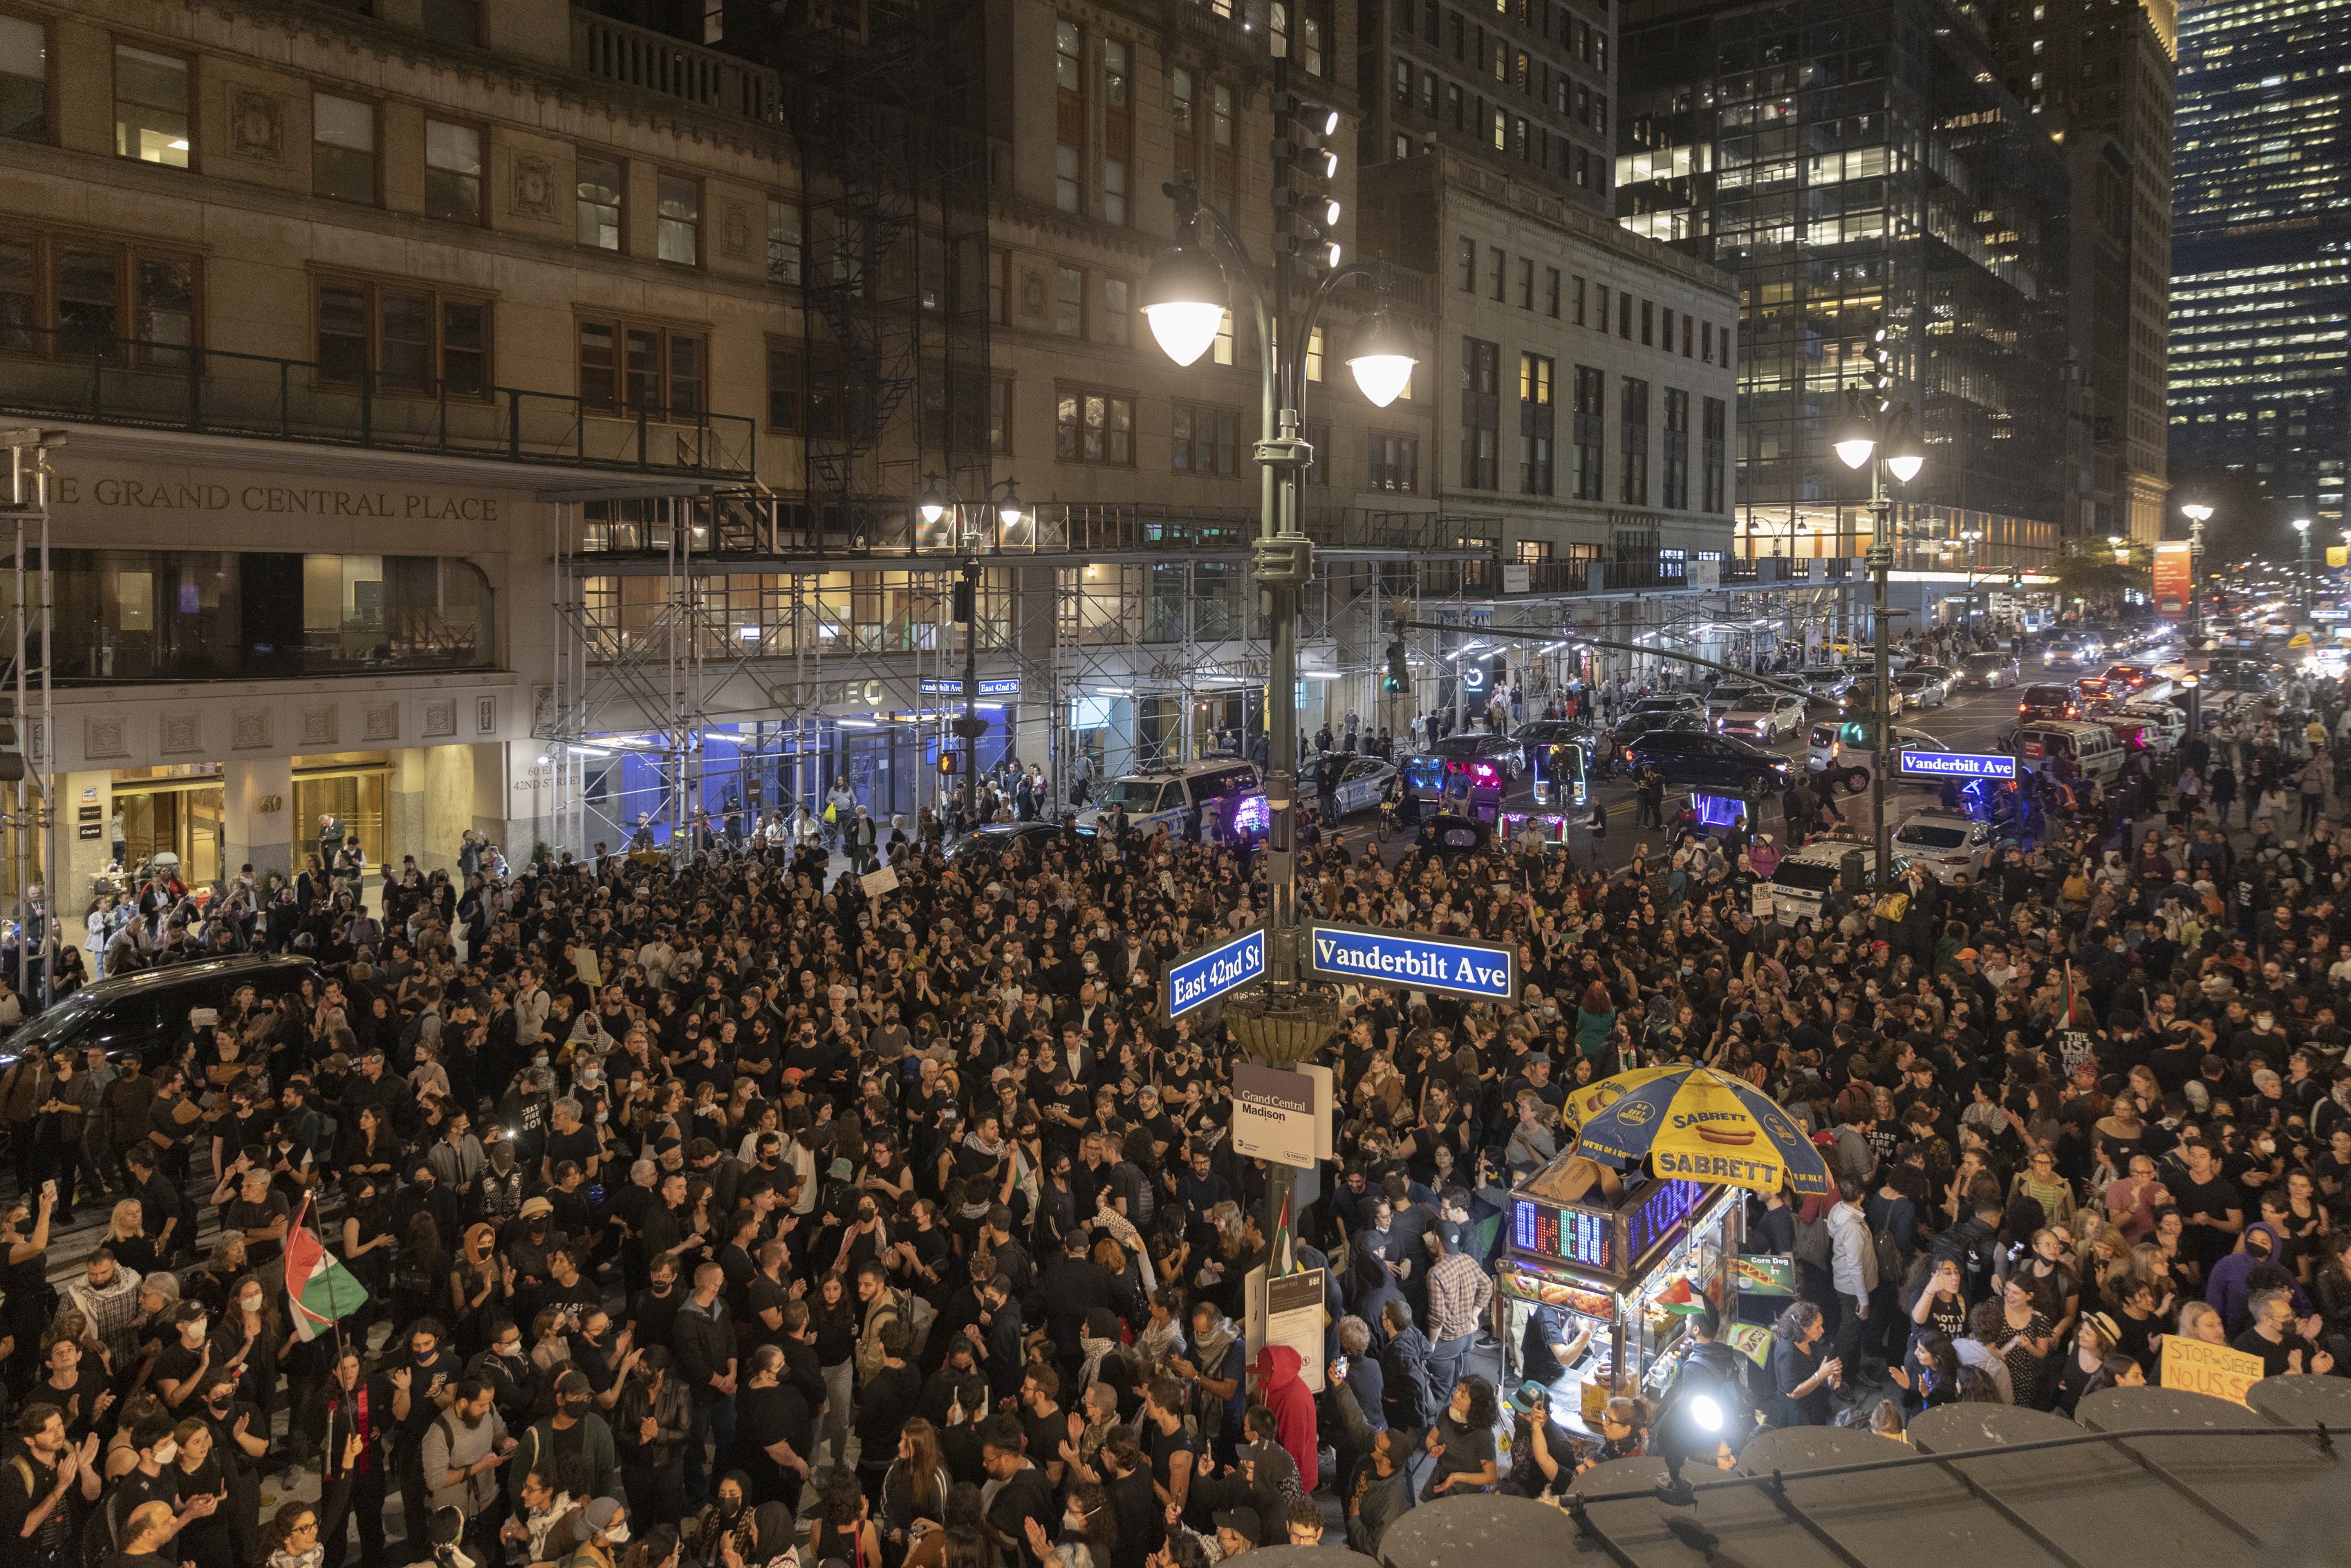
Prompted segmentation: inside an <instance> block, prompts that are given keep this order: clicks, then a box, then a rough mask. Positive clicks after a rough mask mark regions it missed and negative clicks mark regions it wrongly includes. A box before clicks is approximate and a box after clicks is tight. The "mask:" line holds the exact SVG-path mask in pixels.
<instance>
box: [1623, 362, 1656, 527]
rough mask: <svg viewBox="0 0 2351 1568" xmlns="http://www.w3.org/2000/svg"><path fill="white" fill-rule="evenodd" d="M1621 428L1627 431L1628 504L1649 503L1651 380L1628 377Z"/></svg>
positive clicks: (1626, 470)
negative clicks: (1649, 381)
mask: <svg viewBox="0 0 2351 1568" xmlns="http://www.w3.org/2000/svg"><path fill="white" fill-rule="evenodd" d="M1616 420H1617V425H1618V428H1619V429H1620V430H1621V431H1622V432H1623V433H1624V441H1623V446H1624V450H1625V488H1624V494H1623V498H1624V502H1625V505H1626V506H1628V507H1646V506H1647V505H1648V504H1649V383H1648V382H1645V381H1642V380H1640V379H1638V378H1637V377H1634V376H1626V377H1625V391H1624V392H1623V394H1622V400H1621V402H1619V403H1618V405H1617V411H1616Z"/></svg>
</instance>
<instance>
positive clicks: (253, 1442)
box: [182, 1371, 269, 1563]
mask: <svg viewBox="0 0 2351 1568" xmlns="http://www.w3.org/2000/svg"><path fill="white" fill-rule="evenodd" d="M236 1387H237V1379H236V1378H235V1377H234V1376H232V1375H230V1374H228V1373H227V1372H225V1371H221V1372H214V1373H211V1374H208V1375H206V1377H205V1378H204V1394H203V1397H202V1400H201V1402H200V1407H199V1408H198V1410H197V1412H196V1419H198V1420H200V1421H202V1422H203V1423H204V1425H205V1427H208V1428H209V1429H210V1432H211V1436H212V1451H213V1457H214V1459H216V1460H217V1461H218V1463H219V1465H220V1471H221V1478H222V1481H223V1484H224V1485H225V1486H226V1488H227V1489H228V1500H227V1501H226V1502H225V1503H223V1504H222V1505H221V1506H222V1508H223V1510H224V1511H225V1512H226V1513H227V1514H228V1531H229V1540H230V1542H231V1543H232V1544H233V1545H234V1546H235V1551H236V1561H237V1562H239V1563H258V1562H259V1561H260V1560H261V1461H262V1459H263V1457H264V1456H265V1455H266V1454H267V1452H268V1450H269V1422H268V1417H266V1416H264V1415H262V1413H261V1412H260V1411H259V1410H257V1409H256V1408H255V1407H254V1406H251V1405H249V1404H247V1403H246V1402H245V1401H244V1400H241V1399H239V1398H237V1397H236ZM182 1442H183V1446H184V1443H185V1438H184V1437H183V1439H182Z"/></svg>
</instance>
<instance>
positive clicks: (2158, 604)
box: [2155, 539, 2190, 615]
mask: <svg viewBox="0 0 2351 1568" xmlns="http://www.w3.org/2000/svg"><path fill="white" fill-rule="evenodd" d="M2189 570H2190V567H2189V551H2188V541H2187V540H2186V539H2171V540H2167V541H2166V542H2164V543H2162V544H2158V545H2157V546H2156V547H2155V612H2156V613H2157V614H2158V615H2185V614H2187V613H2188V575H2189Z"/></svg>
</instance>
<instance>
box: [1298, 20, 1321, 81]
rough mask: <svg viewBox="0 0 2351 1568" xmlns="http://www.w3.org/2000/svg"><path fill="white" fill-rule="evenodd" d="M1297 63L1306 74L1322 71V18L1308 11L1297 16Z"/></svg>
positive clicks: (1313, 74) (1318, 74)
mask: <svg viewBox="0 0 2351 1568" xmlns="http://www.w3.org/2000/svg"><path fill="white" fill-rule="evenodd" d="M1298 63H1299V64H1300V65H1301V66H1303V67H1305V68H1306V74H1307V75H1308V76H1317V77H1319V76H1321V75H1322V74H1323V72H1322V17H1321V16H1317V15H1315V14H1314V13H1313V12H1311V11H1309V12H1307V13H1306V14H1305V15H1303V16H1300V17H1299V18H1298Z"/></svg>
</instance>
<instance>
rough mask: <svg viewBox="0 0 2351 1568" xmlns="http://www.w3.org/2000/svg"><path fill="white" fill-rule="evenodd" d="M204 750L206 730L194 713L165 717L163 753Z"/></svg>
mask: <svg viewBox="0 0 2351 1568" xmlns="http://www.w3.org/2000/svg"><path fill="white" fill-rule="evenodd" d="M203 749H204V725H203V724H202V723H201V722H200V721H198V719H197V717H196V716H195V715H194V714H192V713H167V714H165V715H164V716H163V751H164V754H165V755H167V756H169V755H171V754H172V753H175V752H188V751H202V750H203Z"/></svg>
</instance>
